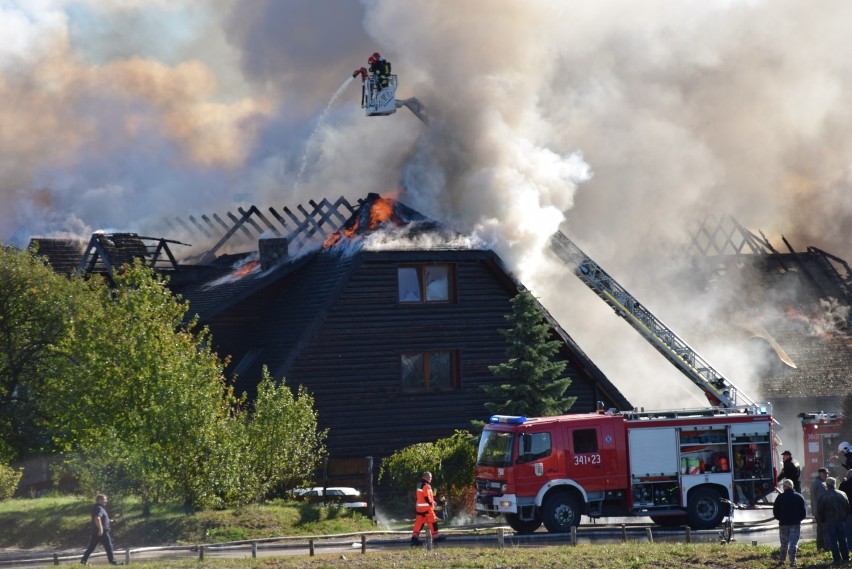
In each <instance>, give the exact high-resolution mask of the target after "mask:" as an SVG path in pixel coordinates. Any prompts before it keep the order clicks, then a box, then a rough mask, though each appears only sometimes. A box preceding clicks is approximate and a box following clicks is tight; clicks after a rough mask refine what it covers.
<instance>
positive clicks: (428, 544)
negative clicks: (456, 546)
mask: <svg viewBox="0 0 852 569" xmlns="http://www.w3.org/2000/svg"><path fill="white" fill-rule="evenodd" d="M426 551H432V530H431V529H430V528H429V527H428V526H427V527H426Z"/></svg>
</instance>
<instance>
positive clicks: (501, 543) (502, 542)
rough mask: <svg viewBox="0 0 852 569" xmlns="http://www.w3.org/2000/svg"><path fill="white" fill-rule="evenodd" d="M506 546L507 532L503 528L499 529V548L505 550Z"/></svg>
mask: <svg viewBox="0 0 852 569" xmlns="http://www.w3.org/2000/svg"><path fill="white" fill-rule="evenodd" d="M505 544H506V530H505V529H503V528H497V547H498V548H500V549H503V546H504V545H505Z"/></svg>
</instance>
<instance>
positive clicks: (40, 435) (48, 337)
mask: <svg viewBox="0 0 852 569" xmlns="http://www.w3.org/2000/svg"><path fill="white" fill-rule="evenodd" d="M87 288H88V287H87V285H86V284H85V283H84V282H83V281H82V280H80V279H76V278H72V279H68V278H66V277H63V276H61V275H57V274H56V273H54V272H53V270H51V268H50V267H49V266H48V265H47V264H46V263H45V261H44V260H43V259H41V258H39V257H37V256H35V255H34V254H32V253H31V252H26V251H17V250H15V249H12V248H9V247H0V441H2V442H0V461H2V460H12V459H13V458H17V457H22V456H24V455H26V454H28V453H32V452H46V451H49V450H51V446H50V438H49V436H48V435H47V434H46V432H47V425H48V423H49V418H48V417H46V416H45V415H44V414H43V413H42V412H41V411H40V409H39V408H38V407H37V405H36V400H37V393H38V391H39V390H40V388H41V386H42V382H43V379H44V377H45V375H46V374H47V373H49V370H50V368H51V366H52V365H53V363H54V361H55V360H56V359H57V354H56V353H55V352H54V351H53V349H52V348H53V346H54V345H55V344H56V342H58V341H59V339H60V338H62V337H63V336H64V335H65V333H66V323H67V321H68V317H69V314H71V313H73V311H74V305H75V303H76V302H77V299H78V298H79V296H80V295H81V294H85V291H86V289H87Z"/></svg>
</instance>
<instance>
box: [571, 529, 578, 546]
mask: <svg viewBox="0 0 852 569" xmlns="http://www.w3.org/2000/svg"><path fill="white" fill-rule="evenodd" d="M571 545H577V526H571Z"/></svg>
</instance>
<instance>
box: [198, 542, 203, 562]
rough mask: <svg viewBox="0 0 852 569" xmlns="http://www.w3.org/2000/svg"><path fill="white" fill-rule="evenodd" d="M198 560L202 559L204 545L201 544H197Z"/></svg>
mask: <svg viewBox="0 0 852 569" xmlns="http://www.w3.org/2000/svg"><path fill="white" fill-rule="evenodd" d="M198 560H199V561H204V546H203V545H199V546H198Z"/></svg>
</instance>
